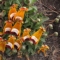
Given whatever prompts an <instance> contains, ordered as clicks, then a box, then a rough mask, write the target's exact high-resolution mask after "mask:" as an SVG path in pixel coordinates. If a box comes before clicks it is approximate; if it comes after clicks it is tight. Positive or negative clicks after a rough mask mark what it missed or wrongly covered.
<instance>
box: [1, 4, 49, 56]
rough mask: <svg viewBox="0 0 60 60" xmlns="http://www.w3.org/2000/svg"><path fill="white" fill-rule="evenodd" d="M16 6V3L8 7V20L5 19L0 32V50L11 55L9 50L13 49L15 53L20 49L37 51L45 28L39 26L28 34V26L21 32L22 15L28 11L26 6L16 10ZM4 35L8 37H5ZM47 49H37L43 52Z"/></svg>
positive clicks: (30, 51)
mask: <svg viewBox="0 0 60 60" xmlns="http://www.w3.org/2000/svg"><path fill="white" fill-rule="evenodd" d="M16 8H17V5H16V4H13V5H12V6H11V7H10V10H9V12H8V20H7V21H5V25H4V28H3V33H0V36H1V37H0V51H1V52H3V53H6V54H7V55H8V56H11V55H13V53H11V52H13V51H14V50H16V53H18V52H19V51H21V52H22V54H32V53H33V51H34V52H37V51H38V49H39V48H40V47H38V44H39V42H40V40H41V37H42V35H43V33H44V32H45V31H46V30H45V28H44V27H42V26H40V28H39V29H38V30H37V31H36V32H34V33H33V34H30V32H31V29H29V28H25V29H24V30H23V32H22V29H21V28H22V25H23V22H24V15H25V13H26V12H27V11H28V8H26V7H20V8H19V10H18V11H17V9H16ZM21 33H22V34H21ZM5 36H7V37H8V38H7V39H5ZM44 49H45V50H44ZM47 49H48V48H47V47H41V49H39V50H40V51H42V52H43V53H44V54H45V51H46V50H47ZM10 53H11V54H10Z"/></svg>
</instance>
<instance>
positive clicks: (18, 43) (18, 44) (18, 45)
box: [14, 38, 23, 50]
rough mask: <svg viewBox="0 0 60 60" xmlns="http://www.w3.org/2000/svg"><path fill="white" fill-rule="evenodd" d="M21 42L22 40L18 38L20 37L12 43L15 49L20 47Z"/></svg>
mask: <svg viewBox="0 0 60 60" xmlns="http://www.w3.org/2000/svg"><path fill="white" fill-rule="evenodd" d="M22 42H23V40H22V39H20V38H19V39H17V40H16V41H15V43H14V45H15V46H16V47H17V50H20V49H21V47H22Z"/></svg>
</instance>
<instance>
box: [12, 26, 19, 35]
mask: <svg viewBox="0 0 60 60" xmlns="http://www.w3.org/2000/svg"><path fill="white" fill-rule="evenodd" d="M17 27H18V26H17ZM11 32H15V33H16V34H17V35H18V33H19V30H18V29H16V28H13V29H12V30H11Z"/></svg>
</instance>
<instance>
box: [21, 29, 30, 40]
mask: <svg viewBox="0 0 60 60" xmlns="http://www.w3.org/2000/svg"><path fill="white" fill-rule="evenodd" d="M30 31H31V29H29V28H26V29H24V31H23V35H22V37H23V40H25V39H27V38H30Z"/></svg>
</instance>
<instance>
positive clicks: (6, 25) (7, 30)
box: [3, 20, 13, 32]
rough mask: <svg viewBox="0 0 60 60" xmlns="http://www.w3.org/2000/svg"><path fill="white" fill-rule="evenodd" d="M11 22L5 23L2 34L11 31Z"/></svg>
mask: <svg viewBox="0 0 60 60" xmlns="http://www.w3.org/2000/svg"><path fill="white" fill-rule="evenodd" d="M12 24H13V23H12V21H10V20H9V21H6V24H5V26H4V31H3V32H10V31H11V29H12Z"/></svg>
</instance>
